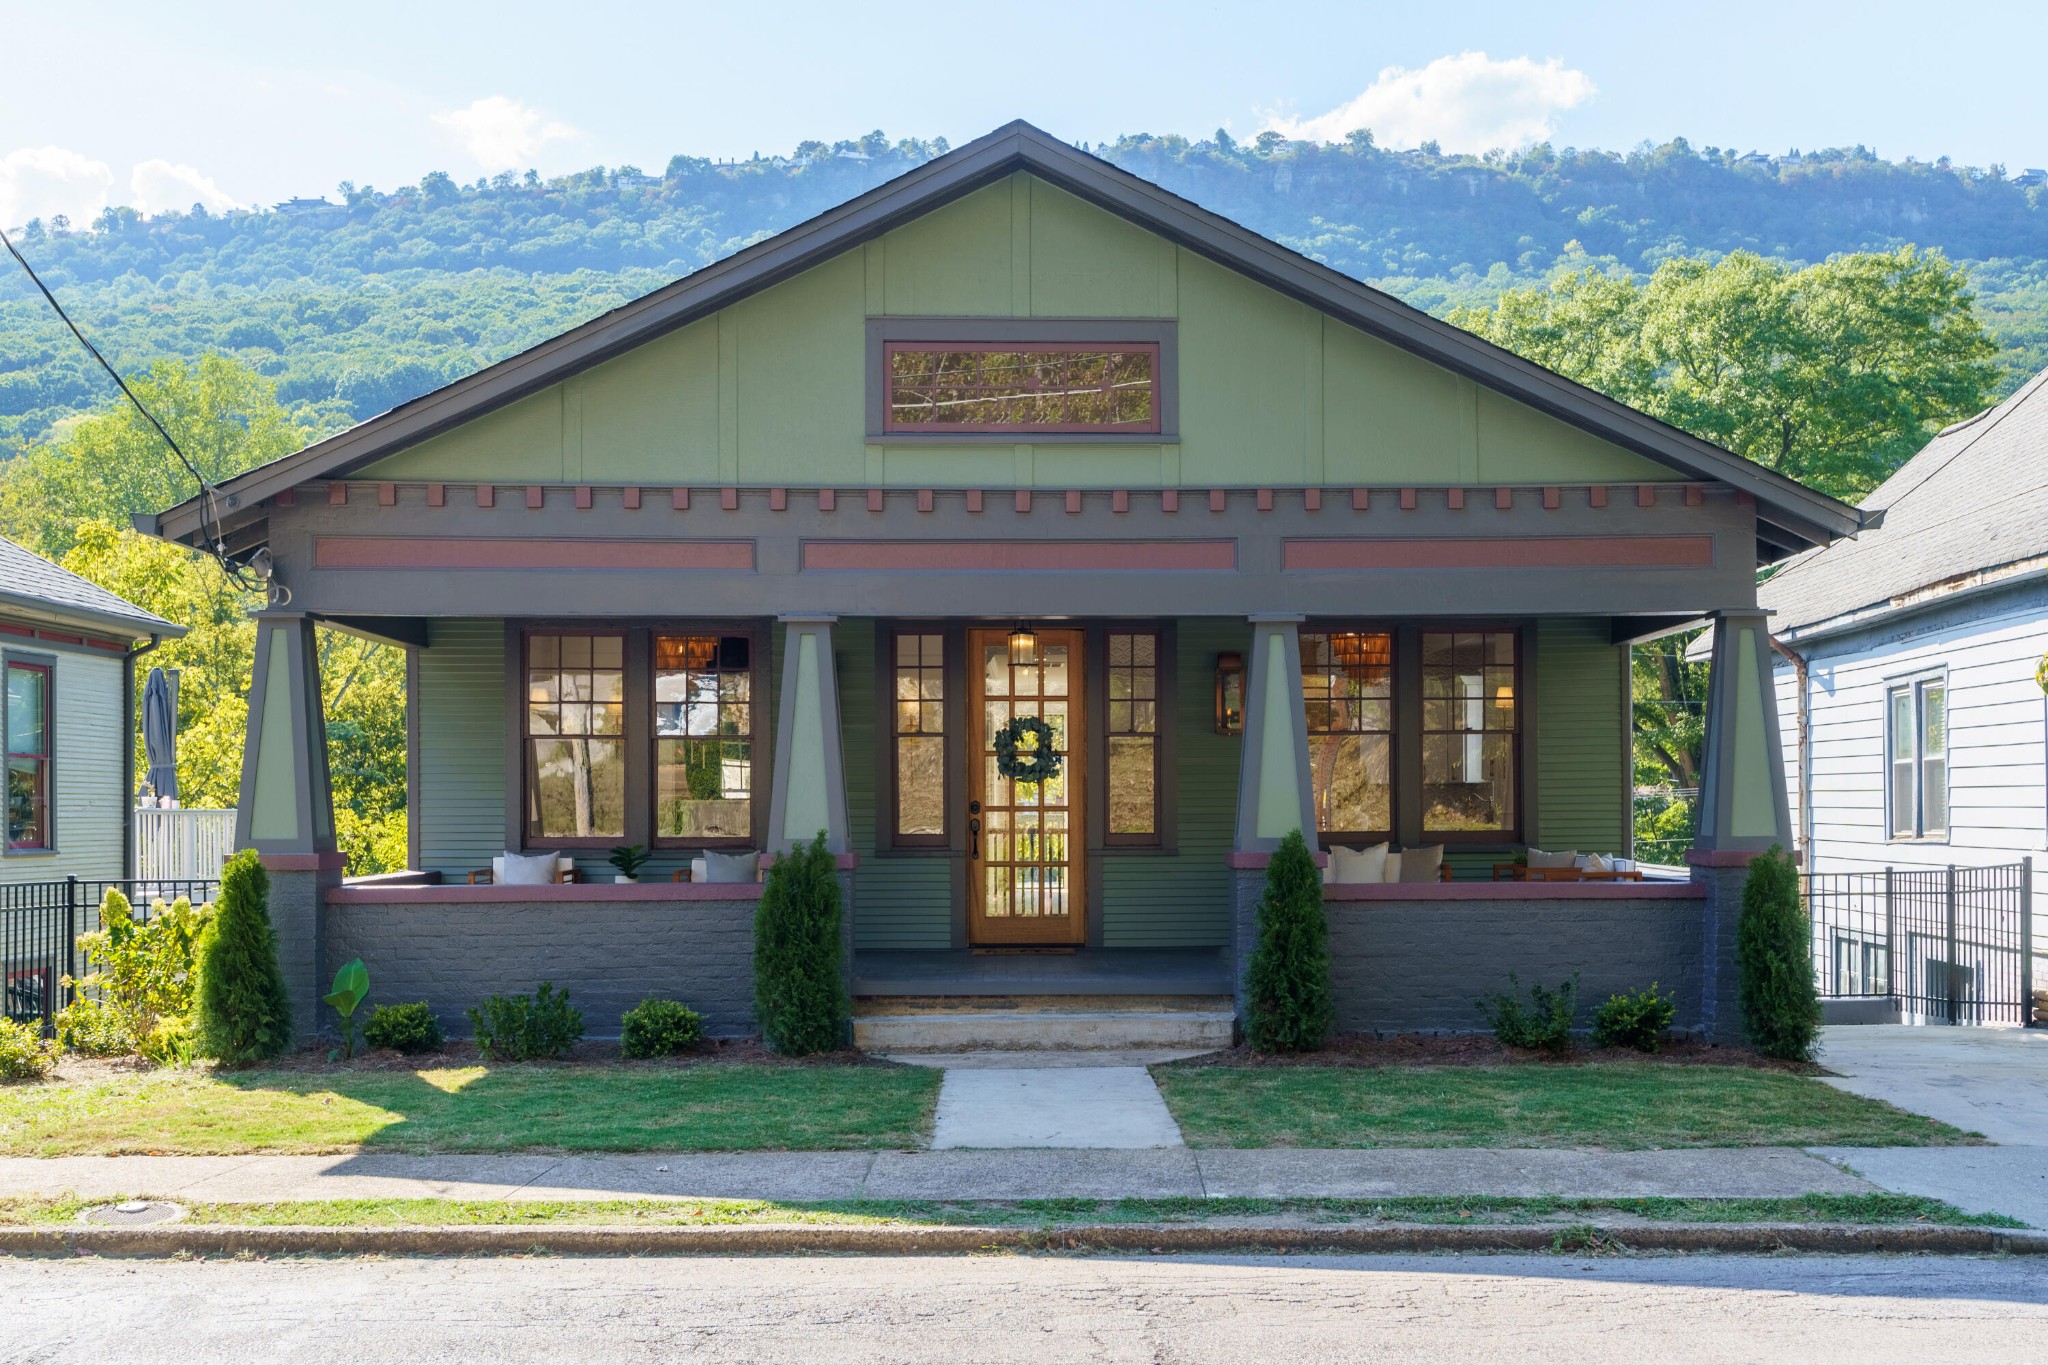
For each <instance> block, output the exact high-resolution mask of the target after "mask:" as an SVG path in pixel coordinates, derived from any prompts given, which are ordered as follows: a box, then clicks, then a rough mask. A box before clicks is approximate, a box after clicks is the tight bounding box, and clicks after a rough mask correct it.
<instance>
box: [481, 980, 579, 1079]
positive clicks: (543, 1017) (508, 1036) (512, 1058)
mask: <svg viewBox="0 0 2048 1365" xmlns="http://www.w3.org/2000/svg"><path fill="white" fill-rule="evenodd" d="M469 1022H470V1026H471V1027H472V1028H474V1029H475V1030H476V1048H477V1051H479V1052H481V1053H482V1054H483V1055H484V1057H485V1059H486V1060H489V1061H506V1062H530V1061H533V1060H534V1059H536V1058H539V1057H559V1056H561V1055H562V1054H563V1053H565V1052H567V1051H568V1050H569V1049H570V1048H572V1047H574V1046H576V1044H577V1043H579V1042H581V1041H582V1039H583V1011H581V1010H579V1009H575V1008H573V1007H572V1006H571V1005H570V1004H569V993H568V992H567V991H558V990H556V989H555V987H554V983H553V982H550V981H543V982H541V983H540V989H539V990H537V991H535V992H534V993H533V994H532V995H491V996H486V997H484V1002H483V1003H482V1004H481V1005H479V1006H477V1007H476V1008H475V1009H473V1010H471V1011H470V1012H469Z"/></svg>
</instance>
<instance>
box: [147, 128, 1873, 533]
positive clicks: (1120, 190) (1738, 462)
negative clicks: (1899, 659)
mask: <svg viewBox="0 0 2048 1365" xmlns="http://www.w3.org/2000/svg"><path fill="white" fill-rule="evenodd" d="M1018 171H1025V172H1028V173H1030V174H1032V175H1034V176H1037V177H1038V178H1040V179H1042V180H1044V181H1046V182H1047V183H1049V184H1052V185H1054V186H1057V187H1058V188H1060V189H1063V190H1065V191H1067V192H1068V193H1070V194H1073V195H1075V196H1076V197H1078V198H1080V199H1082V200H1084V201H1086V202H1088V203H1091V204H1094V205H1096V206H1097V207H1099V208H1102V209H1105V210H1107V211H1108V212H1110V213H1114V214H1116V215H1117V216H1119V217H1122V218H1124V219H1126V220H1128V221H1130V222H1132V223H1135V224H1137V225H1138V226H1140V227H1142V228H1145V229H1147V230H1148V231H1151V232H1154V233H1157V234H1159V235H1160V236H1162V237H1166V238H1168V239H1169V240H1172V241H1174V242H1176V243H1177V244H1179V245H1181V246H1183V247H1185V248H1187V249H1188V250H1191V251H1194V252H1197V253H1199V254H1201V255H1203V256H1206V257H1208V258H1209V259H1211V260H1214V261H1216V262H1218V263H1219V264H1221V265H1223V266H1225V267H1227V268H1229V269H1231V270H1235V271H1237V272H1238V273H1240V274H1242V275H1245V276H1247V277H1249V278H1251V279H1253V280H1256V281H1258V282H1259V283H1261V284H1263V285H1265V286H1267V287H1268V288H1271V289H1274V290H1276V291H1278V292H1280V293H1282V294H1285V295H1287V296H1289V297H1291V298H1294V299H1297V300H1299V301H1301V302H1303V303H1306V304H1308V305H1309V306H1311V307H1314V308H1317V309H1320V310H1321V311H1323V312H1325V313H1327V314H1329V315H1330V316H1332V317H1335V318H1337V319H1339V320H1340V321H1342V322H1345V323H1347V324H1349V325H1351V326H1353V327H1356V328H1358V329H1359V330H1360V331H1363V332H1365V333H1367V334H1368V335H1371V336H1374V337H1378V338H1380V339H1381V340H1383V341H1387V342H1390V343H1392V344H1394V345H1396V346H1400V347H1402V348H1404V349H1406V350H1408V351H1411V352H1413V353H1415V354H1416V355H1419V356H1421V357H1422V358H1424V359H1425V360H1429V361H1431V362H1433V363H1435V364H1438V365H1442V366H1444V367H1445V368H1447V369H1450V370H1452V371H1454V372H1456V373H1459V374H1463V375H1465V376H1467V377H1469V378H1471V379H1473V380H1474V381H1476V382H1477V383H1480V384H1483V385H1485V386H1486V387H1488V388H1491V389H1494V390H1496V391H1497V392H1500V393H1502V394H1505V395H1507V396H1508V397H1511V398H1514V399H1517V400H1519V401H1521V402H1523V403H1526V404H1528V405H1529V406H1531V407H1533V408H1536V409H1538V410H1539V411H1542V412H1545V413H1548V414H1550V415H1551V416H1554V417H1557V418H1559V419H1561V420H1563V421H1566V422H1569V423H1571V424H1573V425H1575V426H1577V427H1580V428H1582V429H1584V430H1586V431H1589V432H1591V433H1593V434H1594V435H1597V436H1600V437H1603V438H1604V439H1607V440H1610V441H1613V442H1615V443H1616V444H1617V445H1620V446H1623V447H1624V448H1626V449H1629V450H1633V451H1635V452H1637V453H1638V454H1641V455H1644V456H1646V457H1647V458H1649V459H1652V460H1655V461H1657V462H1658V463H1660V464H1662V465H1664V466H1666V467H1667V468H1670V469H1672V470H1674V471H1676V472H1678V473H1680V474H1683V475H1685V476H1687V477H1690V478H1696V479H1702V480H1711V481H1716V482H1721V483H1726V484H1729V485H1731V486H1733V487H1734V488H1736V489H1738V490H1741V491H1743V492H1746V493H1748V494H1750V495H1752V496H1753V497H1755V499H1756V503H1757V512H1758V521H1759V527H1758V557H1759V558H1760V559H1763V560H1776V559H1781V558H1783V557H1784V556H1785V555H1786V554H1789V553H1792V552H1794V551H1797V550H1801V549H1805V548H1807V547H1809V546H1814V545H1821V544H1826V543H1827V542H1829V541H1831V540H1834V539H1836V538H1838V537H1841V536H1846V535H1853V534H1855V533H1856V532H1857V531H1858V530H1860V529H1861V528H1862V527H1863V526H1864V525H1866V524H1867V522H1866V520H1865V519H1864V518H1863V517H1861V516H1860V515H1859V514H1858V513H1857V511H1856V509H1854V508H1852V507H1849V506H1847V505H1845V504H1843V503H1840V502H1837V501H1836V500H1835V499H1833V498H1830V497H1828V496H1826V495H1825V494H1822V493H1818V492H1815V491H1814V490H1813V489H1810V488H1807V487H1806V486H1804V485H1803V484H1800V483H1798V482H1797V481H1795V480H1793V479H1789V478H1786V477H1785V476H1784V475H1782V474H1778V473H1775V472H1774V471H1772V470H1769V469H1766V468H1764V467H1763V466H1762V465H1759V464H1756V463H1754V462H1753V461H1750V460H1745V459H1743V458H1742V457H1741V456H1739V455H1734V454H1731V453H1730V452H1728V451H1726V450H1723V449H1721V448H1720V447H1719V446H1716V445H1713V444H1711V443H1710V442H1707V441H1702V440H1700V439H1698V438H1697V437H1694V436H1690V435H1688V434H1686V433H1685V432H1682V431H1680V430H1678V429H1677V428H1676V427H1672V426H1668V425H1666V424H1665V423H1663V422H1660V421H1658V420H1657V419H1655V418H1653V417H1650V416H1648V415H1647V414H1645V413H1641V412H1638V411H1636V410H1635V409H1634V408H1631V407H1628V406H1627V405H1625V404H1622V403H1617V402H1615V401H1614V400H1613V399H1611V398H1608V397H1606V396H1605V395H1603V394H1600V393H1596V392H1594V391H1593V390H1592V389H1589V388H1587V387H1585V386H1584V385H1581V384H1576V383H1573V382H1572V381H1571V380H1569V379H1566V378H1564V377H1563V376H1562V375H1559V374H1556V373H1554V372H1553V371H1550V370H1547V369H1544V368H1543V367H1542V366H1540V365H1537V364H1535V363H1533V362H1531V361H1528V360H1524V359H1523V358H1522V357H1520V356H1518V355H1515V354H1514V353H1513V352H1511V351H1507V350H1505V349H1503V348H1501V347H1499V346H1495V345H1493V344H1492V343H1491V342H1488V341H1484V340H1482V339H1480V338H1479V337H1476V336H1474V335H1472V334H1471V333H1470V332H1467V331H1465V330H1463V329H1462V328H1459V327H1454V326H1452V325H1451V324H1450V323H1448V322H1444V321H1443V320H1441V319H1439V318H1434V317H1431V316H1430V315H1429V314H1427V313H1425V312H1423V311H1422V310H1420V309H1418V308H1414V307H1411V306H1410V305H1408V304H1405V303H1403V302H1401V301H1400V300H1399V299H1396V298H1395V297H1393V296H1392V295H1391V294H1387V293H1384V292H1382V291H1380V290H1378V289H1374V288H1372V287H1371V286H1369V285H1366V284H1362V283H1360V282H1359V281H1357V280H1355V279H1352V278H1351V277H1350V276H1348V275H1343V274H1340V273H1339V272H1337V271H1335V270H1332V269H1330V268H1329V267H1328V266H1325V265H1322V264H1320V263H1318V262H1316V261H1313V260H1310V259H1309V258H1308V257H1306V256H1303V255H1300V254H1299V253H1297V252H1294V251H1290V250H1288V249H1287V248H1286V247H1283V246H1281V245H1280V244H1279V243H1277V242H1274V241H1272V240H1270V239H1268V238H1266V237H1262V236H1260V235H1259V234H1257V233H1255V232H1252V231H1251V230H1250V229H1248V228H1244V227H1241V226H1239V225H1238V224H1236V223H1233V222H1231V221H1230V220H1229V219H1227V218H1223V217H1221V216H1219V215H1217V214H1214V213H1211V212H1209V211H1208V210H1207V209H1204V208H1201V207H1199V206H1198V205H1196V204H1193V203H1191V202H1189V201H1188V200H1186V199H1182V198H1181V197H1180V196H1178V195H1176V194H1172V193H1170V192H1168V191H1166V190H1164V189H1161V188H1160V187H1159V186H1157V185H1154V184H1152V183H1151V182H1150V181H1147V180H1143V179H1140V178H1139V177H1137V176H1135V175H1132V174H1130V173H1129V172H1127V171H1123V170H1119V169H1118V168H1117V167H1115V166H1112V165H1110V164H1109V163H1108V162H1106V161H1103V160H1101V159H1100V158H1098V157H1094V156H1091V155H1089V154H1088V153H1086V152H1083V151H1079V150H1077V149H1076V148H1073V147H1070V146H1068V145H1067V144H1066V143H1064V142H1061V141H1059V140H1058V139H1057V138H1054V137H1052V136H1051V135H1050V134H1048V133H1045V132H1044V131H1042V130H1040V129H1038V128H1035V127H1033V126H1032V125H1030V124H1028V123H1024V122H1022V121H1018V122H1015V123H1010V124H1007V125H1005V126H1003V127H1001V128H998V129H997V130H995V131H994V132H992V133H989V134H988V135H987V136H985V137H981V138H978V139H976V140H975V141H973V142H970V143H968V144H966V145H965V146H962V147H959V148H957V149H955V150H954V151H951V152H948V153H947V154H946V155H944V156H941V157H937V158H935V159H933V160H932V161H929V162H926V163H925V164H924V165H922V166H919V167H917V168H916V169H914V170H911V171H908V172H906V173H904V174H903V175H900V176H898V177H896V178H895V179H894V180H891V181H888V182H887V183H886V184H883V185H879V186H877V187H876V188H874V189H872V190H869V191H868V192H867V193H865V194H863V195H860V196H859V197H857V198H854V199H851V200H848V201H847V202H846V203H844V204H841V205H840V206H839V207H837V208H835V209H830V210H827V211H826V212H824V213H821V214H819V215H818V216H817V217H815V218H812V219H810V220H809V221H807V222H803V223H799V224H797V225H796V226H795V227H792V228H789V229H788V230H786V231H784V232H781V233H779V234H777V235H776V236H774V237H770V238H768V239H767V240H765V241H762V242H759V243H756V244H755V245H753V246H751V247H748V248H747V249H746V250H744V251H740V252H737V253H735V254H734V255H731V256H728V257H726V258H725V259H724V260H721V261H717V262H714V263H713V264H711V265H708V266H705V267H704V268H703V269H701V270H698V271H695V272H693V273H691V274H689V275H686V276H684V277H683V278H682V279H680V280H677V281H676V282H675V283H673V284H669V285H666V286H664V287H662V288H660V289H657V290H655V291H654V292H653V293H651V294H648V295H646V296H645V297H643V298H640V299H636V300H634V301H633V302H631V303H628V304H625V305H623V306H621V307H619V308H615V309H613V310H612V311H611V312H609V313H605V314H603V315H602V316H600V317H597V318H595V319H593V320H591V321H590V322H586V323H584V324H583V325H582V326H580V327H576V328H574V329H572V330H570V331H568V332H565V333H563V334H562V335H560V336H558V337H555V338H554V339H552V340H550V341H544V342H542V343H541V344H539V345H538V346H534V347H532V348H530V349H528V350H525V351H522V352H520V353H519V354H518V355H515V356H511V357H509V358H508V359H505V360H502V361H499V362H498V363H497V364H495V365H491V366H489V367H487V368H485V369H482V370H479V371H478V372H477V373H475V374H473V375H470V376H469V377H468V378H466V379H459V380H457V381H455V382H454V383H452V384H449V385H446V386H445V387H443V388H440V389H436V390H435V391H433V392H432V393H428V394H425V395H423V396H421V397H419V398H415V399H413V400H412V401H411V402H409V403H404V404H401V405H400V406H398V407H396V408H393V409H392V410H391V411H389V412H386V413H383V414H381V415H379V416H376V417H373V418H371V419H369V420H368V421H366V422H362V423H360V424H358V425H356V426H354V427H351V428H349V429H348V430H347V431H344V432H341V433H339V434H337V435H334V436H330V437H328V438H327V439H326V440H323V441H319V442H316V443H315V444H313V445H310V446H308V447H306V448H305V449H304V450H301V451H299V452H298V453H296V454H294V455H288V456H286V457H284V458H283V459H281V460H276V461H273V462H271V463H270V464H267V465H263V466H261V467H260V468H257V469H254V470H251V471H249V472H248V473H245V474H242V475H239V476H238V477H236V478H234V479H232V480H230V481H229V482H228V483H226V484H225V485H223V487H222V492H223V494H224V495H225V497H224V502H225V505H226V508H227V509H228V510H229V511H230V512H233V513H239V515H236V516H233V517H231V518H224V519H223V521H224V524H232V522H234V521H246V520H248V519H250V517H251V516H252V515H253V509H254V508H255V507H256V506H257V504H258V503H260V502H261V501H262V500H263V499H264V498H267V497H269V496H271V495H272V494H275V493H277V492H280V491H282V490H284V489H287V488H291V487H293V486H295V485H297V484H299V483H301V482H303V481H305V480H308V479H318V478H333V477H337V476H341V475H345V474H347V473H348V472H349V471H351V470H354V469H357V468H359V467H361V466H362V465H365V464H367V463H369V462H370V461H372V460H376V459H380V458H382V457H383V456H386V455H390V454H392V453H394V452H396V451H398V450H401V449H403V448H405V447H407V446H410V445H413V444H416V443H418V442H420V441H422V440H425V439H426V438H428V437H430V436H433V435H436V434H438V433H440V432H443V431H446V430H448V429H449V428H450V427H453V426H456V425H458V424H460V423H462V422H465V421H468V420H470V419H471V418H474V417H477V416H480V415H482V414H483V413H486V412H489V411H491V410H493V409H495V408H499V407H502V406H504V405H505V404H507V403H510V402H512V401H514V400H516V399H518V398H522V397H525V396H526V395H527V394H530V393H533V392H535V391H536V390H539V389H541V388H545V387H546V386H548V385H550V384H553V383H556V382H558V381H560V380H562V379H565V378H567V377H568V376H570V375H572V374H576V373H578V372H580V371H582V370H585V369H588V368H590V367H591V366H593V365H596V364H599V363H601V362H603V361H605V360H609V359H611V358H613V357H614V356H617V355H619V354H621V353H623V352H625V351H627V350H630V349H632V348H633V347H635V346H638V345H640V344H642V343H643V342H646V341H650V340H652V339H653V338H655V337H658V336H661V335H663V334H664V333H667V332H671V331H673V330H675V329H676V328H679V327H682V326H685V325H687V324H688V323H691V322H694V321H696V320H697V319H699V318H702V317H705V316H707V315H709V314H711V313H713V312H716V311H717V310H719V309H721V308H725V307H727V306H729V305H731V304H733V303H735V302H737V301H739V300H740V299H743V298H746V297H748V296H750V295H752V294H756V293H759V292H760V291H762V290H764V289H767V288H769V287H771V286H773V285H775V284H778V283H780V282H782V281H783V280H786V279H789V278H790V277H792V276H794V275H796V274H798V273H800V272H802V271H804V270H808V269H810V268H811V267H812V266H815V265H818V264H820V263H821V262H823V261H825V260H828V259H830V258H831V257H834V256H837V255H839V254H840V253H842V252H845V251H848V250H851V249H852V248H854V247H856V246H859V245H861V244H862V243H864V242H867V241H869V240H872V239H873V238H875V237H879V236H881V235H882V234H883V233H885V232H888V231H890V230H891V229H893V228H896V227H899V226H901V225H902V224H904V223H906V222H909V221H911V220H913V219H915V218H919V217H922V216H923V215H925V214H927V213H930V212H931V211H932V210H934V209H936V208H939V207H941V206H943V205H945V204H948V203H951V202H952V201H954V200H956V199H959V198H961V197H962V196H964V195H967V194H971V193H973V192H974V191H975V190H978V189H981V188H983V187H984V186H987V185H990V184H993V183H995V182H996V181H998V180H1000V179H1002V178H1004V177H1006V176H1009V175H1011V174H1014V173H1015V172H1018ZM204 501H205V500H204V499H203V498H192V499H189V500H187V501H185V502H182V503H180V504H179V505H178V506H176V507H173V508H171V509H170V510H169V511H166V512H163V513H161V514H159V515H158V516H156V517H153V518H151V517H143V518H138V520H137V524H138V526H139V527H140V528H141V529H142V530H144V531H147V532H149V533H151V534H155V535H161V536H165V537H167V538H170V539H174V540H189V539H191V538H192V537H193V536H195V535H197V534H198V533H199V532H200V529H201V527H202V524H203V523H205V522H207V521H209V520H211V519H212V517H213V512H212V511H211V510H210V509H208V508H207V507H206V506H205V505H204Z"/></svg>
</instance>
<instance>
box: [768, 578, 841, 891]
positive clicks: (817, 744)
mask: <svg viewBox="0 0 2048 1365" xmlns="http://www.w3.org/2000/svg"><path fill="white" fill-rule="evenodd" d="M835 620H836V618H835V617H830V616H785V617H784V618H783V624H784V627H785V629H786V630H787V632H788V634H787V636H786V638H785V639H784V642H783V655H784V658H785V659H786V660H787V662H786V663H785V664H784V665H783V671H782V697H781V701H780V710H779V712H778V714H777V723H776V727H775V735H776V743H775V787H774V790H773V791H772V792H771V793H770V794H769V804H768V838H767V848H768V851H769V852H770V853H782V852H786V851H788V850H789V849H791V848H795V847H798V846H801V845H803V844H807V843H809V842H810V841H811V840H812V839H814V838H816V837H817V834H818V832H819V831H820V830H823V831H824V833H825V847H827V848H828V849H830V850H831V851H832V852H834V853H847V852H850V851H851V850H852V844H851V842H850V832H849V828H848V825H847V817H846V761H845V754H844V753H843V752H842V749H841V745H840V736H839V681H838V672H837V669H836V668H835V667H834V664H833V658H832V626H833V623H834V621H835Z"/></svg>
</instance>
